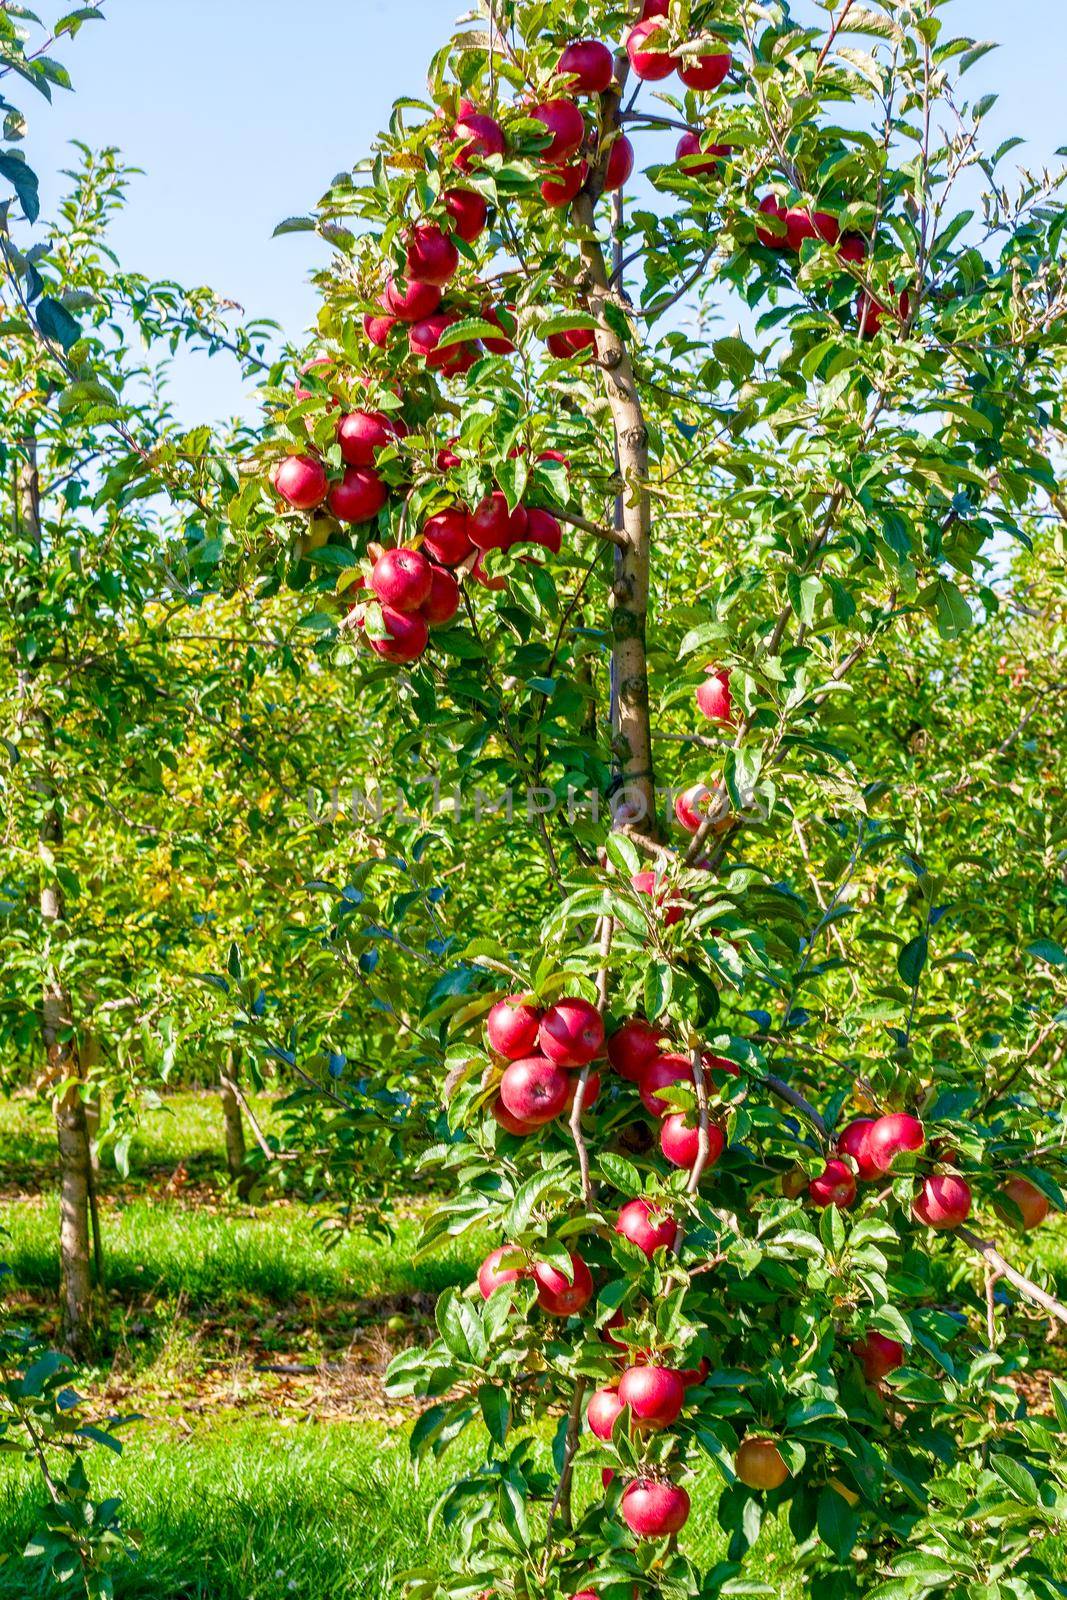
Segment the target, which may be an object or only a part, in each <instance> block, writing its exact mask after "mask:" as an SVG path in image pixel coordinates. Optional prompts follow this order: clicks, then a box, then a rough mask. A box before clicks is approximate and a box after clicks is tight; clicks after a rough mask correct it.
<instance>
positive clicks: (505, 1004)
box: [485, 994, 543, 1061]
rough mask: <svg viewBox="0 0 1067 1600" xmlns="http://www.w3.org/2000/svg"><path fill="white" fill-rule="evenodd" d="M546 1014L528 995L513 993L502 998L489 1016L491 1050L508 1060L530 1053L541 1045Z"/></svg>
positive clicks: (488, 1029) (487, 1025)
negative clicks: (540, 1036) (538, 1043)
mask: <svg viewBox="0 0 1067 1600" xmlns="http://www.w3.org/2000/svg"><path fill="white" fill-rule="evenodd" d="M542 1015H543V1012H542V1010H541V1008H540V1006H535V1005H531V1004H530V1001H529V999H528V998H527V996H526V995H523V994H512V995H509V996H508V998H507V999H506V1000H498V1001H497V1003H496V1005H495V1006H493V1007H492V1009H491V1010H490V1012H489V1015H488V1016H487V1017H486V1019H485V1035H486V1039H487V1040H488V1043H489V1048H490V1050H494V1051H495V1052H496V1054H497V1055H498V1056H505V1057H506V1058H507V1060H508V1061H521V1060H522V1059H523V1057H524V1056H530V1055H531V1054H532V1053H533V1051H534V1050H535V1049H536V1047H537V1030H538V1028H539V1027H540V1026H541V1017H542Z"/></svg>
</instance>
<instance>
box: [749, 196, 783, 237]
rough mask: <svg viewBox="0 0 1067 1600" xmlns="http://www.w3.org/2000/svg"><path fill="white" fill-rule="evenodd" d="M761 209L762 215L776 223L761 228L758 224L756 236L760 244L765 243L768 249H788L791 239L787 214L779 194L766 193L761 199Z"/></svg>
mask: <svg viewBox="0 0 1067 1600" xmlns="http://www.w3.org/2000/svg"><path fill="white" fill-rule="evenodd" d="M759 209H760V215H761V216H764V217H769V218H771V220H772V221H773V223H774V224H775V226H774V227H771V228H768V227H762V228H761V227H760V226H759V225H758V224H757V225H756V238H757V239H758V240H759V242H760V244H762V245H764V246H765V247H766V248H767V249H768V250H788V249H789V240H788V238H787V237H786V231H785V219H786V215H787V212H786V208H785V206H783V205H782V204H781V203H780V201H779V199H778V197H777V195H773V194H768V195H764V197H763V199H762V200H761V201H760V203H759Z"/></svg>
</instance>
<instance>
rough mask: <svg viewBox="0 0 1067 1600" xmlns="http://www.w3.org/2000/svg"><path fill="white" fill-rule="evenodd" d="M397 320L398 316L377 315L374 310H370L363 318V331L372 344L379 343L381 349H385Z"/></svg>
mask: <svg viewBox="0 0 1067 1600" xmlns="http://www.w3.org/2000/svg"><path fill="white" fill-rule="evenodd" d="M397 320H398V319H397V318H396V317H376V316H375V315H374V313H373V312H371V311H368V312H367V313H366V315H365V316H364V318H363V332H364V333H365V334H366V335H367V338H368V339H369V340H370V342H371V344H373V345H377V347H378V349H379V350H384V349H385V347H386V345H387V344H388V343H389V335H390V334H391V333H392V331H393V329H394V328H395V327H396V324H397Z"/></svg>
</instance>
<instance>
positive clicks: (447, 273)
mask: <svg viewBox="0 0 1067 1600" xmlns="http://www.w3.org/2000/svg"><path fill="white" fill-rule="evenodd" d="M458 266H459V251H458V250H457V249H456V247H455V245H454V244H453V243H452V240H451V239H450V238H449V237H448V234H447V233H445V231H444V229H443V228H439V227H438V225H437V223H436V222H420V223H419V224H418V225H417V227H414V228H412V230H411V232H410V233H409V234H408V247H407V256H406V257H405V263H404V276H405V278H407V280H408V281H409V282H411V281H415V282H418V283H433V284H436V285H437V287H438V288H439V289H441V288H444V286H445V284H446V283H448V281H449V279H450V278H452V277H453V276H454V275H455V272H456V268H457V267H458Z"/></svg>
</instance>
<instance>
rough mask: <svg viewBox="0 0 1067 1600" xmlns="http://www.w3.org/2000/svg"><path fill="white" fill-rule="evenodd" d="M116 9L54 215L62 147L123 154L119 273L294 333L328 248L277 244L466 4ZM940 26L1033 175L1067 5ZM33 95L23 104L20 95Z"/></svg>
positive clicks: (224, 402) (41, 146)
mask: <svg viewBox="0 0 1067 1600" xmlns="http://www.w3.org/2000/svg"><path fill="white" fill-rule="evenodd" d="M179 9H180V21H178V20H177V13H176V10H175V7H174V6H172V5H170V4H168V3H167V0H110V3H109V5H108V12H109V17H108V21H107V22H105V23H95V24H92V25H90V26H88V27H86V28H85V29H84V30H83V31H82V33H81V34H80V36H79V37H78V39H77V40H76V41H75V42H74V44H73V45H70V44H68V45H67V46H66V48H65V49H64V52H63V59H64V60H65V61H66V62H67V63H68V65H69V67H70V70H71V73H72V77H73V79H74V84H75V90H76V92H75V94H74V95H57V98H56V102H55V105H54V106H53V108H52V109H51V110H49V109H48V108H47V107H45V106H44V104H43V103H40V104H38V105H37V106H31V107H28V108H27V109H29V110H30V112H31V113H32V122H31V126H30V138H29V144H28V147H27V148H28V153H29V156H30V159H31V161H32V162H33V165H34V166H35V167H36V168H37V170H38V172H39V173H40V175H41V177H42V182H43V190H44V201H45V205H46V207H47V206H48V205H49V204H50V203H51V202H52V201H54V200H55V198H56V196H57V195H58V194H59V192H60V185H61V180H60V179H58V178H57V177H56V176H55V174H56V173H58V171H59V169H60V168H62V167H63V166H64V165H66V164H68V161H69V151H68V150H67V148H66V145H67V141H69V140H70V139H72V138H80V139H83V140H84V141H85V142H86V143H88V144H91V145H94V146H100V145H104V144H116V145H118V146H120V148H121V149H122V151H123V152H124V154H125V157H126V159H127V160H128V161H129V162H130V163H131V164H132V165H134V166H137V167H140V168H143V169H144V172H145V176H144V177H142V178H139V179H137V180H136V182H135V186H134V188H133V192H132V197H131V203H130V206H129V209H128V211H127V212H126V214H125V216H124V217H123V218H122V220H121V223H120V224H118V226H117V228H116V232H115V242H116V246H117V248H118V251H119V254H120V256H121V257H122V259H123V261H124V263H125V264H126V265H127V266H129V267H132V268H136V269H137V270H139V271H142V272H145V273H148V274H150V275H152V276H159V277H172V278H177V279H179V280H181V281H184V282H187V283H210V284H211V285H212V286H213V287H214V288H216V289H217V290H219V291H220V292H221V293H223V294H226V295H227V296H230V297H232V298H233V299H235V300H238V301H240V303H241V304H242V305H243V306H244V307H245V309H246V311H247V312H248V313H249V315H259V316H271V317H274V318H276V319H277V320H278V321H279V322H281V323H282V325H283V326H284V328H285V329H286V332H287V333H289V334H290V335H293V336H296V335H298V334H299V332H300V330H301V329H302V328H303V327H305V326H306V325H307V324H308V323H309V322H310V320H311V318H312V316H313V313H314V299H313V295H312V293H311V290H310V288H309V286H308V284H307V276H308V273H309V271H310V270H311V268H312V266H313V265H314V264H315V263H316V262H317V261H320V260H322V259H323V254H324V252H325V248H326V247H325V246H324V245H322V244H321V243H316V241H315V240H314V238H313V237H309V236H307V235H302V234H295V235H289V236H286V237H283V238H280V239H277V240H272V239H271V233H272V231H273V228H274V226H275V224H276V223H277V222H278V221H280V220H281V219H282V218H283V217H285V216H288V215H291V214H293V213H298V212H303V211H306V210H308V209H310V207H311V206H312V205H313V204H314V202H315V200H316V199H317V197H318V196H319V194H320V193H321V192H322V191H323V189H324V188H325V187H326V185H327V184H328V183H329V180H330V178H331V177H332V176H333V175H334V173H336V172H338V171H340V170H342V169H343V168H345V167H347V166H349V165H351V163H352V162H353V161H354V160H356V159H357V158H358V157H359V156H361V155H363V154H365V153H366V151H367V149H368V146H369V144H370V142H371V140H372V138H373V136H374V135H375V133H376V132H377V130H378V129H379V128H380V127H381V126H382V125H383V124H384V122H385V121H386V119H387V117H388V113H389V107H390V105H391V104H392V101H393V100H394V99H395V98H396V97H397V96H398V95H400V94H404V93H412V92H415V93H419V92H421V91H422V89H423V85H424V82H425V68H426V64H427V62H428V60H429V58H430V56H431V55H432V53H433V51H434V50H435V49H436V48H437V46H438V45H439V44H440V43H441V42H442V41H443V39H444V38H445V37H446V36H447V34H448V32H449V30H450V27H451V24H452V22H453V21H454V19H455V17H456V15H457V12H458V10H459V5H458V0H304V3H303V5H301V6H294V5H293V4H292V0H182V4H181V6H180V8H179ZM945 21H946V27H949V26H950V27H951V29H952V31H953V32H954V33H968V34H970V35H971V36H973V37H976V38H979V39H997V40H1000V41H1001V42H1002V48H1001V49H1000V50H999V51H997V52H995V53H994V54H992V55H990V56H988V57H986V59H985V61H983V62H982V63H981V64H980V65H979V67H978V68H977V69H975V70H974V71H973V72H972V74H971V78H970V81H969V84H968V87H969V91H970V93H971V94H972V95H977V93H979V92H984V91H986V90H989V91H998V92H999V93H1000V95H1001V104H1000V105H999V106H998V108H997V110H996V112H995V113H994V114H993V116H992V118H991V119H990V124H989V126H990V137H991V138H992V137H997V138H1001V137H1005V136H1007V134H1009V133H1016V134H1020V135H1022V136H1024V137H1025V138H1026V139H1027V141H1028V144H1027V147H1026V148H1025V149H1024V150H1023V151H1021V152H1020V153H1019V159H1023V160H1026V161H1028V162H1030V163H1031V164H1034V165H1038V164H1040V163H1041V162H1043V161H1046V160H1050V159H1051V155H1052V151H1053V150H1054V149H1055V148H1056V147H1057V146H1058V145H1060V144H1061V143H1064V142H1065V141H1067V129H1065V127H1064V119H1063V114H1062V105H1063V69H1064V60H1065V51H1064V48H1063V38H1064V13H1063V5H1062V0H1019V3H1017V4H1015V5H1013V6H1005V5H1004V4H1003V0H954V3H953V4H952V5H951V6H949V7H948V8H947V12H946V13H945ZM23 98H24V99H25V96H24V97H23ZM174 392H175V396H176V399H177V400H178V402H179V405H180V407H181V410H182V412H183V413H184V414H186V415H187V416H188V418H189V420H190V421H191V420H194V419H195V418H197V417H201V416H202V417H214V416H221V415H225V414H227V413H229V412H232V411H234V410H236V409H238V408H239V407H240V405H241V400H242V386H241V384H240V382H239V381H238V380H237V379H236V377H235V375H234V374H233V373H232V372H230V371H228V370H227V369H226V368H225V367H224V366H223V365H222V364H221V363H219V362H211V363H208V362H206V361H197V362H195V363H190V362H183V363H181V365H180V367H179V368H178V369H177V370H176V372H175V377H174Z"/></svg>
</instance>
